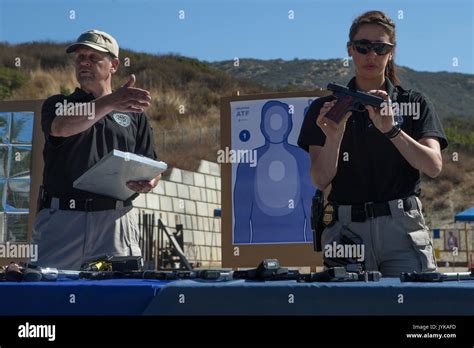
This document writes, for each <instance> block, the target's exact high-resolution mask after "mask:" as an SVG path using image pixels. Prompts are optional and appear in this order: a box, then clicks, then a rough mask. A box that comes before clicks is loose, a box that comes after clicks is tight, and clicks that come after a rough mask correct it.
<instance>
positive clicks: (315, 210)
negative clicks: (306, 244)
mask: <svg viewBox="0 0 474 348" xmlns="http://www.w3.org/2000/svg"><path fill="white" fill-rule="evenodd" d="M323 209H324V192H323V191H321V190H319V189H316V192H315V193H314V196H313V200H312V204H311V229H312V230H313V247H314V251H322V250H323V248H322V245H321V236H322V234H323V230H324V225H323V224H322V219H321V216H322V214H323Z"/></svg>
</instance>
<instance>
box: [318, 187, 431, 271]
mask: <svg viewBox="0 0 474 348" xmlns="http://www.w3.org/2000/svg"><path fill="white" fill-rule="evenodd" d="M410 199H411V200H412V207H413V208H412V209H411V210H410V211H406V212H405V211H404V209H403V202H401V201H400V200H393V201H390V202H389V205H390V212H391V215H389V216H379V217H376V218H369V219H367V220H366V221H365V222H352V221H351V206H350V205H346V206H339V208H338V221H336V223H335V224H334V225H333V226H331V227H328V228H326V229H325V230H324V231H323V234H322V236H321V243H322V247H323V257H325V256H324V255H325V248H326V250H329V249H327V248H330V247H333V246H334V245H336V246H337V245H338V244H340V241H341V238H342V237H343V236H346V237H347V238H349V239H352V240H354V239H359V238H360V239H361V240H362V243H363V245H364V249H363V250H364V255H363V257H364V262H365V267H366V269H367V270H368V271H380V272H381V273H382V275H383V276H384V277H399V276H400V273H401V272H413V271H416V272H429V271H435V270H436V260H435V256H434V250H433V241H432V239H431V237H430V234H429V228H428V227H427V226H426V223H425V219H424V217H423V214H422V206H421V202H420V200H419V199H418V197H416V196H413V197H411V198H410ZM334 242H335V244H334ZM333 249H334V248H333ZM328 255H330V256H331V254H330V253H328ZM332 255H334V254H332ZM328 260H329V261H330V259H328Z"/></svg>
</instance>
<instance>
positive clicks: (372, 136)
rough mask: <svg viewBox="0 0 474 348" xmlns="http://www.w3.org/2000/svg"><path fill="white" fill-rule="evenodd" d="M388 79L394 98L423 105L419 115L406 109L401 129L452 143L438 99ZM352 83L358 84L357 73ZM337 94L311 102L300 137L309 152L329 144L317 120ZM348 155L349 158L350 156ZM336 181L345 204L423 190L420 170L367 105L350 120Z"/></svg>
mask: <svg viewBox="0 0 474 348" xmlns="http://www.w3.org/2000/svg"><path fill="white" fill-rule="evenodd" d="M385 81H386V91H387V93H388V95H389V96H390V98H391V100H392V101H397V102H399V103H400V102H405V103H406V102H410V103H419V105H420V108H419V118H418V119H414V118H415V117H413V116H406V115H403V114H401V113H400V114H399V115H398V116H396V117H395V120H396V122H397V123H398V124H399V125H400V124H401V129H402V130H403V131H404V132H405V133H407V134H408V135H410V136H411V137H412V138H414V139H415V140H419V139H421V138H424V137H436V138H437V139H438V140H439V142H440V146H441V149H444V148H445V147H446V146H447V145H448V143H447V140H446V135H445V134H444V130H443V127H442V125H441V122H440V121H439V118H438V116H437V114H436V111H435V110H434V108H433V105H432V103H431V102H430V101H429V100H428V99H427V98H426V97H424V96H423V95H422V94H420V93H418V92H415V91H411V90H409V91H407V90H404V89H403V88H402V87H400V86H396V87H394V86H393V84H392V83H391V82H390V80H389V79H386V80H385ZM347 86H348V87H349V88H352V89H355V78H353V79H352V80H351V81H350V82H349V84H348V85H347ZM333 99H335V97H333V96H332V95H330V96H327V97H323V98H318V99H316V100H315V101H314V102H313V103H312V104H311V106H310V108H309V110H308V112H307V113H306V117H305V119H304V121H303V124H302V127H301V131H300V135H299V138H298V145H299V146H300V147H301V148H303V149H304V150H306V151H309V146H310V145H318V146H324V143H325V141H326V136H325V135H324V133H323V131H322V130H321V128H319V126H318V125H317V124H316V119H317V117H318V115H319V111H320V109H321V107H322V105H323V104H324V103H325V102H327V101H331V100H333ZM400 110H401V109H400ZM401 111H403V110H401ZM344 156H346V158H347V157H348V161H344ZM331 184H332V188H331V192H330V194H329V197H328V200H329V201H331V202H336V203H339V204H360V203H364V202H386V201H389V200H392V199H398V198H403V197H407V196H409V195H413V194H416V195H419V194H420V192H421V188H420V172H419V170H417V169H415V168H413V167H412V166H411V165H410V164H409V163H408V162H407V161H406V160H405V158H403V156H402V155H401V154H400V152H399V151H398V149H397V148H396V147H395V145H394V144H393V143H392V142H391V140H389V139H387V138H386V137H385V136H384V135H383V134H382V133H381V132H380V131H379V130H378V129H377V128H376V127H375V126H374V125H373V123H372V122H371V121H370V118H369V113H368V111H367V110H365V111H361V112H353V113H352V116H351V117H350V118H349V119H348V121H347V124H346V130H345V133H344V136H343V138H342V142H341V147H340V151H339V159H338V167H337V173H336V175H335V177H334V178H333V180H332V182H331Z"/></svg>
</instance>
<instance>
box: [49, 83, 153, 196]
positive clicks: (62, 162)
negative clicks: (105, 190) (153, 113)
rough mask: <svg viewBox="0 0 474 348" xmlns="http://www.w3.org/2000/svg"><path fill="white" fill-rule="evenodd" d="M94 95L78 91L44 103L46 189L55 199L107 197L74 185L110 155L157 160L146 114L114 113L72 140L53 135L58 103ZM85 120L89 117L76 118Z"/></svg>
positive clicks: (82, 100)
mask: <svg viewBox="0 0 474 348" xmlns="http://www.w3.org/2000/svg"><path fill="white" fill-rule="evenodd" d="M94 99H95V98H94V96H93V95H92V94H88V93H86V92H85V91H84V90H82V89H80V88H76V90H75V91H74V93H72V94H71V95H69V96H65V95H62V94H59V95H55V96H52V97H49V98H48V99H46V100H45V102H44V103H43V108H42V111H41V127H42V129H43V132H44V135H45V141H46V142H45V146H44V150H43V159H44V172H43V186H44V187H45V189H46V190H47V191H48V192H50V193H51V194H52V195H53V196H55V197H64V198H70V197H73V198H76V199H86V198H101V197H102V198H103V197H104V196H102V195H98V194H93V193H89V192H86V191H82V190H78V189H75V188H73V187H72V183H73V182H74V180H76V179H77V178H78V177H80V176H81V175H82V174H83V173H84V172H86V171H87V170H88V169H89V168H90V167H92V166H93V165H94V164H95V163H97V162H98V161H99V160H100V159H101V158H102V157H104V156H105V155H107V154H108V153H109V152H110V151H112V150H114V149H116V150H120V151H126V152H132V153H136V154H139V155H143V156H146V157H149V158H153V159H157V158H158V157H157V155H156V152H155V149H154V147H155V146H154V140H153V130H152V129H151V127H150V125H149V123H148V120H147V117H146V116H145V114H144V113H132V112H118V111H114V112H111V113H109V114H107V115H106V116H104V117H103V118H101V119H100V120H99V121H97V122H96V123H94V125H93V126H92V127H90V128H89V129H87V130H85V131H83V132H81V133H78V134H75V135H73V136H70V137H54V136H52V135H51V134H50V132H51V124H52V123H53V120H54V118H55V117H61V116H56V103H58V102H59V103H63V102H64V101H66V102H78V103H79V102H89V101H91V100H94ZM77 117H86V116H77Z"/></svg>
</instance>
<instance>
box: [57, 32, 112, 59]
mask: <svg viewBox="0 0 474 348" xmlns="http://www.w3.org/2000/svg"><path fill="white" fill-rule="evenodd" d="M82 45H85V46H89V47H91V48H93V49H95V50H97V51H100V52H108V53H110V54H112V55H113V56H114V57H116V58H118V56H119V46H118V43H117V41H116V40H115V39H114V38H113V37H112V35H110V34H107V33H105V32H103V31H99V30H88V31H86V32H84V33H82V34H81V35H80V36H79V37H78V38H77V40H76V42H75V43H73V44H72V45H71V46H69V47H68V48H67V49H66V52H67V53H71V52H74V51H75V50H76V49H77V48H78V47H79V46H82Z"/></svg>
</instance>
